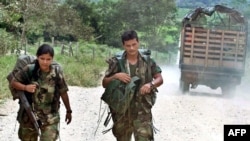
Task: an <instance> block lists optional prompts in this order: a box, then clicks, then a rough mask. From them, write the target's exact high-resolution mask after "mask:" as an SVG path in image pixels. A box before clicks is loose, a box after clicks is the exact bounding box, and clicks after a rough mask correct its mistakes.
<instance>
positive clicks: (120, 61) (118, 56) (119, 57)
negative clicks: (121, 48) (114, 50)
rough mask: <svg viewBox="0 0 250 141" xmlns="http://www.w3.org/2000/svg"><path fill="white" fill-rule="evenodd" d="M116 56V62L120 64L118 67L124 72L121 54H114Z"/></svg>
mask: <svg viewBox="0 0 250 141" xmlns="http://www.w3.org/2000/svg"><path fill="white" fill-rule="evenodd" d="M115 57H116V59H117V60H118V64H119V66H120V68H121V72H126V69H125V67H124V61H125V60H124V59H122V55H117V56H115Z"/></svg>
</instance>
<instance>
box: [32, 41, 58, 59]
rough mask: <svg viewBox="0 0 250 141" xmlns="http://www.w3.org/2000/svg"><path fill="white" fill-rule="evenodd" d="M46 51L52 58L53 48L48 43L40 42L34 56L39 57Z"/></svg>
mask: <svg viewBox="0 0 250 141" xmlns="http://www.w3.org/2000/svg"><path fill="white" fill-rule="evenodd" d="M47 53H49V54H50V56H51V57H52V58H53V57H54V49H53V48H52V47H51V46H50V45H48V44H42V45H41V46H39V47H38V49H37V52H36V56H37V57H39V56H41V55H43V54H47Z"/></svg>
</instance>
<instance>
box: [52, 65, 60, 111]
mask: <svg viewBox="0 0 250 141" xmlns="http://www.w3.org/2000/svg"><path fill="white" fill-rule="evenodd" d="M55 73H56V77H55V78H53V79H54V81H55V92H54V97H53V102H52V106H51V110H52V113H55V112H57V111H58V109H59V107H60V94H59V87H58V84H59V83H58V82H59V66H57V65H55Z"/></svg>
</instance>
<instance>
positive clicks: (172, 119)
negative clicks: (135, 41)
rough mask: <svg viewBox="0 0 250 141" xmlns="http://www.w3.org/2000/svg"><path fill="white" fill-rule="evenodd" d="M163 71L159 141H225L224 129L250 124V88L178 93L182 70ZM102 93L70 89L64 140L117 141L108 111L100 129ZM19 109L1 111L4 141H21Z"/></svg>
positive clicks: (9, 105)
mask: <svg viewBox="0 0 250 141" xmlns="http://www.w3.org/2000/svg"><path fill="white" fill-rule="evenodd" d="M162 68H163V76H164V85H162V86H161V87H160V88H159V93H158V97H157V101H156V104H155V106H154V108H153V114H154V124H155V127H156V128H157V129H158V130H159V131H158V132H157V133H156V134H155V140H156V141H223V125H224V124H250V118H249V117H250V96H249V95H247V93H246V92H244V88H243V86H244V84H243V85H242V86H239V87H238V88H237V94H236V96H235V97H234V98H223V97H221V90H220V89H216V90H211V89H210V88H207V87H205V86H198V88H197V89H195V90H191V92H189V93H188V94H185V95H182V94H180V92H179V90H178V86H179V84H178V83H179V69H178V67H177V66H165V67H162ZM102 92H103V88H102V87H96V88H80V87H70V91H69V95H70V101H71V105H72V109H73V114H72V116H73V121H72V123H71V124H69V125H66V124H65V122H64V116H65V108H64V107H63V105H62V106H61V124H60V140H61V141H115V139H114V137H113V135H112V132H108V133H106V134H102V131H103V130H106V129H109V127H110V126H111V125H112V123H110V124H109V127H106V128H105V127H104V126H103V122H104V120H105V117H106V115H107V112H105V113H104V116H103V118H102V120H101V122H100V125H99V127H98V119H99V117H100V116H99V115H102V113H103V112H104V111H105V104H104V103H102V104H100V96H101V94H102ZM17 105H18V104H17V101H12V100H8V101H6V102H5V104H4V105H1V106H0V114H4V116H0V141H17V140H18V138H17V129H18V123H17V122H16V120H15V118H16V112H17ZM99 109H101V110H100V112H99ZM97 127H98V128H97ZM95 132H96V134H95Z"/></svg>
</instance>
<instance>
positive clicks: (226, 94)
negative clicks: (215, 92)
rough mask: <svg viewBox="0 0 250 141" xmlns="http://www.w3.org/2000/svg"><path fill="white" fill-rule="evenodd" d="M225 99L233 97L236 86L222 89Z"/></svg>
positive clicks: (227, 86) (225, 86) (226, 86)
mask: <svg viewBox="0 0 250 141" xmlns="http://www.w3.org/2000/svg"><path fill="white" fill-rule="evenodd" d="M221 91H222V95H223V97H233V96H234V94H235V91H236V86H235V85H224V86H222V87H221Z"/></svg>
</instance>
